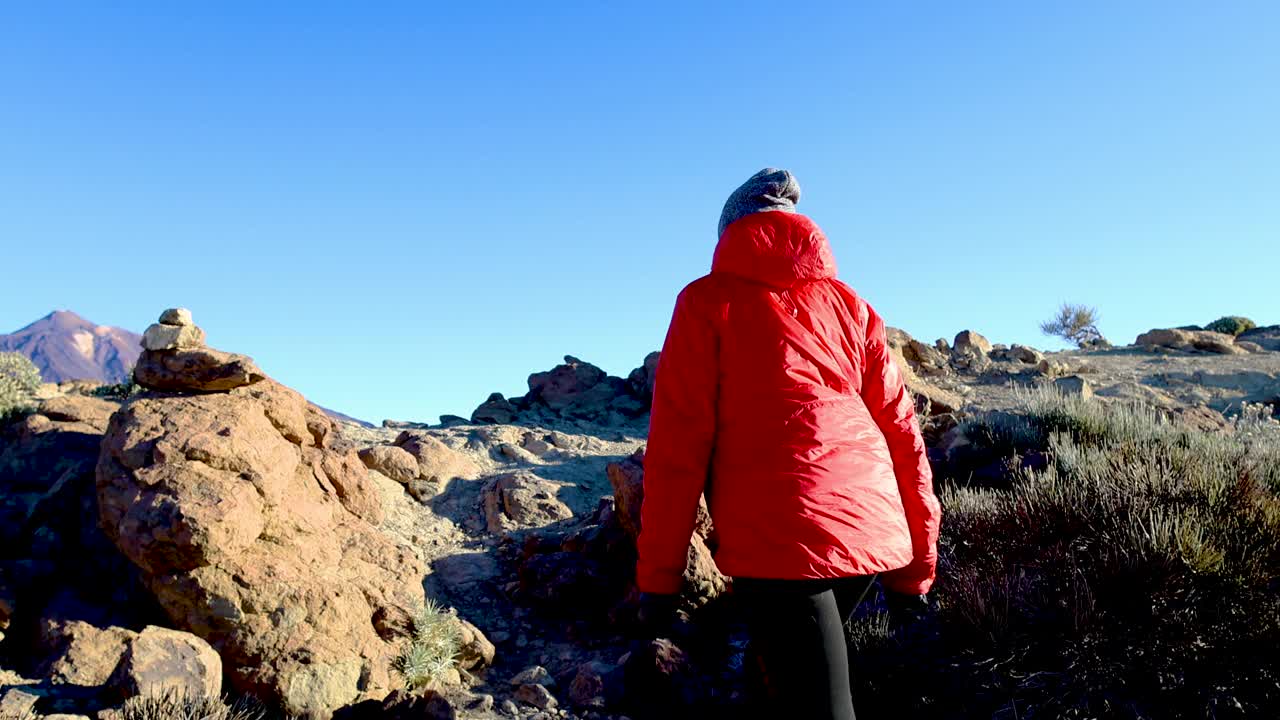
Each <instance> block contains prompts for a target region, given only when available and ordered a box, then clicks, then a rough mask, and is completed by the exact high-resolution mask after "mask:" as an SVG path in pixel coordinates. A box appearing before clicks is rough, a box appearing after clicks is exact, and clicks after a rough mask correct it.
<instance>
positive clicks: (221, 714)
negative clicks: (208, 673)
mask: <svg viewBox="0 0 1280 720" xmlns="http://www.w3.org/2000/svg"><path fill="white" fill-rule="evenodd" d="M120 718H121V720H266V713H264V712H263V711H262V709H261V708H259V707H257V706H256V704H255V703H251V702H248V701H237V702H235V703H232V704H231V705H227V704H226V703H225V702H223V701H222V700H221V699H220V698H216V697H207V696H203V695H196V696H192V695H187V694H185V693H181V692H177V691H167V692H164V693H160V694H157V695H140V696H138V697H134V698H130V699H129V700H127V701H125V703H124V705H123V706H122V707H121V708H120Z"/></svg>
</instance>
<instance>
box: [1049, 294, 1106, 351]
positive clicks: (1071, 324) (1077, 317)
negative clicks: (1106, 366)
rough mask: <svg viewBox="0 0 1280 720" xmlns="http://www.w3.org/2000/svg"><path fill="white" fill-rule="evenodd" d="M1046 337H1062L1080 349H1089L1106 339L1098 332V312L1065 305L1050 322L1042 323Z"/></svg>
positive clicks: (1069, 304) (1083, 306) (1095, 309)
mask: <svg viewBox="0 0 1280 720" xmlns="http://www.w3.org/2000/svg"><path fill="white" fill-rule="evenodd" d="M1040 331H1041V332H1043V333H1044V334H1045V335H1051V336H1053V337H1060V338H1062V339H1064V340H1067V341H1069V342H1073V343H1075V344H1076V345H1078V346H1079V347H1087V346H1089V345H1093V344H1095V343H1099V342H1103V341H1105V339H1104V338H1103V337H1102V333H1101V332H1099V331H1098V310H1097V308H1091V307H1088V306H1085V305H1072V304H1071V303H1063V304H1062V307H1060V308H1058V312H1057V314H1055V315H1054V316H1053V317H1052V318H1050V319H1049V320H1047V321H1045V322H1042V323H1040Z"/></svg>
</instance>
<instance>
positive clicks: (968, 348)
mask: <svg viewBox="0 0 1280 720" xmlns="http://www.w3.org/2000/svg"><path fill="white" fill-rule="evenodd" d="M951 348H952V349H951V352H952V354H970V353H971V354H975V355H982V356H986V355H987V354H988V353H990V352H991V341H990V340H987V339H986V338H985V337H983V336H981V335H979V334H978V333H976V332H974V331H972V330H963V331H961V332H960V333H959V334H958V335H956V339H955V342H953V343H952V345H951Z"/></svg>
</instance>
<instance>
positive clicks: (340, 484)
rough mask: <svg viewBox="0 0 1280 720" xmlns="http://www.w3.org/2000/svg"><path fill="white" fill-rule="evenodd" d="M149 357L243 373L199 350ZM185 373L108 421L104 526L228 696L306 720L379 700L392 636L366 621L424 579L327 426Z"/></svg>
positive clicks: (286, 399)
mask: <svg viewBox="0 0 1280 720" xmlns="http://www.w3.org/2000/svg"><path fill="white" fill-rule="evenodd" d="M147 352H148V353H171V354H172V355H170V356H169V357H174V356H177V355H178V354H181V353H204V355H203V357H205V358H217V357H228V358H229V360H228V362H229V363H230V364H231V365H232V368H244V367H247V366H248V365H246V362H245V361H247V358H244V359H241V358H240V357H239V356H227V355H224V354H220V353H216V351H206V350H205V349H202V348H195V349H169V350H149V351H147ZM144 357H145V355H144ZM247 362H248V363H250V364H251V362H252V361H247ZM194 373H195V382H190V383H189V382H187V379H186V378H184V376H182V375H181V373H177V374H175V375H174V376H172V377H174V378H175V382H173V383H169V382H166V383H164V387H165V388H167V389H172V388H175V387H182V388H184V390H185V391H184V392H158V393H151V394H145V395H142V396H138V397H135V398H133V399H132V400H130V401H129V402H127V403H126V404H125V405H124V407H123V408H121V410H120V411H119V412H118V413H116V415H115V416H114V417H112V419H111V423H110V426H109V428H108V429H107V433H106V436H105V438H104V440H103V443H102V449H101V454H100V457H99V461H98V466H97V497H98V505H99V512H100V521H101V524H102V527H103V529H104V531H105V532H106V534H107V535H108V536H109V537H110V538H111V539H112V541H114V543H115V544H116V546H117V547H119V549H120V550H121V551H122V552H123V553H124V554H125V556H126V557H128V558H129V560H130V561H131V562H132V563H134V564H135V565H136V566H137V567H138V568H139V569H140V570H141V571H142V575H143V579H144V581H145V583H146V585H147V587H148V588H150V590H151V592H152V593H153V594H154V596H155V598H156V600H157V601H158V602H159V604H160V606H161V607H163V609H164V611H165V612H166V613H167V615H168V616H169V618H170V619H171V620H172V622H173V623H174V624H175V625H176V626H177V627H179V628H182V629H184V630H187V631H190V632H192V633H194V634H196V635H198V636H200V637H201V638H203V639H205V640H207V641H208V642H209V643H210V644H212V646H213V647H214V648H215V649H217V651H218V652H219V654H220V655H221V658H222V661H223V663H224V665H225V669H226V675H227V677H228V679H229V680H230V681H231V683H232V685H233V686H234V687H235V688H236V689H237V690H239V691H241V692H247V693H251V694H255V695H258V696H260V697H263V698H264V699H266V700H268V701H270V702H273V703H277V704H279V705H280V706H281V707H282V708H283V709H284V710H285V711H287V712H289V713H292V714H295V715H300V716H303V717H310V718H324V717H328V716H329V715H330V714H331V713H332V711H333V710H335V709H336V708H339V707H342V706H344V705H347V704H350V703H352V702H354V701H356V700H358V699H361V698H363V697H375V696H381V695H383V694H385V693H386V692H387V691H389V690H390V689H391V688H392V687H393V686H394V685H396V684H398V683H397V682H396V680H395V679H394V678H393V677H392V675H391V670H390V664H391V660H392V658H393V657H394V655H395V653H396V649H397V646H398V643H399V641H400V640H399V638H397V637H394V636H392V637H382V636H381V635H379V633H378V629H377V628H375V626H374V620H373V618H374V617H375V616H377V615H378V614H379V611H380V610H384V609H386V608H391V609H394V611H395V612H396V613H400V614H411V613H412V612H414V611H415V609H416V608H417V607H419V606H421V605H422V603H423V600H424V598H423V591H422V585H421V581H422V577H423V575H424V573H425V569H424V567H423V566H422V564H421V563H420V562H419V561H418V560H417V559H416V557H415V556H414V554H413V553H412V552H411V551H410V550H409V549H408V548H406V547H402V546H397V545H395V544H394V543H393V542H392V541H391V540H389V539H388V537H387V536H386V535H384V534H382V533H381V532H378V531H377V530H376V529H375V528H374V527H373V524H376V523H378V522H379V521H380V519H381V515H382V509H381V505H380V501H379V498H378V496H377V493H376V492H375V491H374V488H373V487H372V486H371V485H370V481H369V476H368V473H367V470H366V469H365V466H364V464H362V463H361V462H360V460H359V459H358V458H357V456H356V455H355V453H354V452H347V453H340V452H337V451H336V450H334V449H333V447H332V445H331V443H332V440H333V438H334V432H335V429H334V424H333V421H332V420H330V419H329V418H328V417H327V416H325V415H324V414H323V413H322V412H320V411H319V410H318V409H317V408H315V407H314V406H312V405H310V404H308V403H307V402H306V400H305V399H303V397H302V396H301V395H299V394H298V393H297V392H295V391H293V390H291V389H289V388H286V387H284V386H283V385H280V384H278V383H276V382H274V381H272V380H270V379H267V378H265V377H261V378H258V379H256V380H253V379H251V378H245V379H246V382H244V383H240V384H236V385H235V386H234V387H232V388H231V389H229V390H225V391H210V385H209V384H208V383H207V382H205V379H207V378H210V377H221V378H228V377H242V378H244V377H245V374H244V373H242V372H241V371H240V370H239V369H235V370H234V371H233V370H230V369H227V368H219V367H216V366H214V365H200V366H199V367H197V368H195V370H194ZM145 377H147V376H146V375H145V373H144V374H143V376H142V377H140V378H139V380H140V381H141V380H142V379H143V378H145ZM153 387H154V386H153Z"/></svg>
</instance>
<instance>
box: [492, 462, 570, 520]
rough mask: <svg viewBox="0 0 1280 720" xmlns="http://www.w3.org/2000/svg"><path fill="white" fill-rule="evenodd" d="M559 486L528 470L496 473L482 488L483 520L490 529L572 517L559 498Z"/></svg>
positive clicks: (566, 506)
mask: <svg viewBox="0 0 1280 720" xmlns="http://www.w3.org/2000/svg"><path fill="white" fill-rule="evenodd" d="M559 490H560V486H559V485H557V484H556V483H553V482H551V481H549V480H543V479H542V478H540V477H538V476H537V475H534V474H533V473H529V472H513V473H506V474H503V475H499V476H497V477H495V478H493V479H492V480H490V481H489V482H488V484H487V485H485V488H484V490H483V491H482V494H481V497H482V503H483V508H484V516H485V522H486V524H487V526H488V528H489V532H492V533H499V534H503V533H508V532H511V531H513V530H519V529H521V528H531V527H541V526H543V525H549V524H551V523H553V522H557V521H559V520H567V519H569V518H571V517H573V511H572V510H570V509H569V506H568V505H565V504H564V503H563V502H561V501H560V500H559V499H557V498H556V493H558V492H559Z"/></svg>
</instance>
